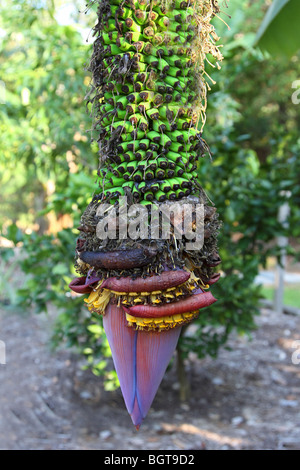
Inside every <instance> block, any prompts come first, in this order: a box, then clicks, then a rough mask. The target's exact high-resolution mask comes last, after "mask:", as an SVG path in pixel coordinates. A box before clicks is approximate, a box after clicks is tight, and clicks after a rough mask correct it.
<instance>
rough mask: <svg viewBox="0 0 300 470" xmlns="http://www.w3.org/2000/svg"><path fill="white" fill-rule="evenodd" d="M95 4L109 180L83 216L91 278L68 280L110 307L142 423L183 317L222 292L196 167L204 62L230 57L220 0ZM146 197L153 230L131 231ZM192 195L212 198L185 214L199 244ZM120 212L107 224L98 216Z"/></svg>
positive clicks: (111, 334)
mask: <svg viewBox="0 0 300 470" xmlns="http://www.w3.org/2000/svg"><path fill="white" fill-rule="evenodd" d="M93 3H98V10H97V16H98V22H97V24H96V26H95V27H94V33H95V36H96V39H95V42H94V48H93V54H92V58H91V62H90V67H89V69H90V71H91V73H92V77H93V82H92V83H93V84H92V90H91V91H90V93H89V95H88V96H89V99H88V105H90V104H91V105H92V112H93V116H94V122H93V132H94V134H96V136H97V137H96V140H97V141H98V144H99V155H100V166H99V170H98V176H99V191H98V192H97V194H95V195H94V197H93V199H92V201H91V203H90V204H89V206H88V207H87V209H86V210H85V212H84V214H83V215H82V218H81V225H80V227H79V230H80V236H79V238H78V240H77V246H76V262H75V267H76V270H77V272H78V273H79V274H80V276H81V277H79V278H77V279H76V280H74V281H72V283H71V284H70V287H71V289H73V290H74V291H75V292H77V293H89V294H90V295H89V297H88V298H87V299H85V301H86V303H87V306H88V308H89V310H90V311H92V312H97V313H99V314H101V315H103V325H104V329H105V332H106V334H107V337H108V340H109V344H110V346H111V350H112V355H113V358H114V363H115V367H116V370H117V374H118V377H119V379H120V384H121V388H122V392H123V396H124V399H125V402H126V406H127V409H128V411H129V413H130V414H131V417H132V420H133V422H134V424H135V425H136V426H139V425H140V423H141V421H142V419H143V418H144V417H145V415H146V413H147V411H148V409H149V407H150V405H151V403H152V400H153V398H154V396H155V393H156V390H157V387H158V386H159V383H160V381H161V379H162V377H163V373H164V371H165V369H166V367H167V364H168V361H169V360H170V357H171V355H172V353H173V351H174V348H175V347H176V344H177V341H178V337H179V335H180V330H181V327H182V325H184V324H186V323H190V322H191V321H192V320H193V319H194V318H196V317H197V316H198V315H199V310H200V309H202V308H204V307H207V306H209V305H211V304H212V303H214V302H215V301H216V299H215V298H214V297H213V295H212V294H211V292H209V288H210V285H212V284H214V283H215V282H217V280H218V279H219V277H220V276H219V275H218V274H216V273H214V269H215V267H216V266H218V264H219V263H220V262H221V260H220V257H219V254H218V247H217V235H218V230H219V227H220V223H219V220H218V214H217V211H216V208H215V207H214V206H213V205H212V203H211V202H210V201H209V200H208V198H207V196H206V194H205V192H204V190H203V189H202V186H201V184H200V182H199V179H198V171H197V170H198V165H199V164H200V159H201V158H202V157H204V155H205V154H209V155H210V152H209V148H208V146H207V144H206V143H205V141H204V140H203V139H202V129H203V127H204V124H205V111H206V93H207V90H208V89H209V85H208V83H207V77H208V75H207V73H206V71H205V61H208V59H207V56H208V55H210V56H212V57H213V58H214V59H215V64H216V66H217V67H219V61H220V60H221V59H222V56H221V54H220V52H219V49H218V47H217V46H216V41H217V40H218V39H219V38H218V37H217V36H216V33H215V30H214V28H213V26H212V25H211V19H212V18H213V17H214V16H216V15H217V14H218V13H219V11H220V10H219V7H218V3H217V1H216V0H94V1H93ZM124 201H125V202H124ZM137 203H139V204H140V207H143V208H145V210H146V216H144V219H146V222H147V223H148V224H149V227H151V230H150V229H149V230H148V229H147V230H146V233H145V232H143V234H142V232H140V235H139V237H130V236H129V232H127V231H126V235H125V236H124V230H123V229H124V226H125V228H126V227H128V225H129V223H130V222H132V219H134V215H131V216H128V217H126V218H124V217H123V209H124V204H125V205H126V209H127V212H128V213H129V212H130V209H132V207H135V206H136V204H137ZM173 203H178V205H179V210H177V212H176V214H174V213H173V216H172V217H170V225H169V229H170V231H169V233H168V236H167V237H162V236H161V235H159V236H158V237H157V236H156V237H154V236H153V233H152V229H153V227H154V228H155V229H157V228H158V232H157V231H156V234H157V233H159V234H161V233H162V230H163V227H162V226H161V218H160V217H162V215H163V210H166V208H167V210H168V209H169V211H170V213H171V207H172V208H174V207H173V206H172V204H173ZM187 204H190V205H194V206H195V205H198V206H201V207H202V219H201V220H200V219H198V218H197V216H196V215H195V213H193V216H192V217H191V219H189V222H188V223H187V225H188V228H189V230H190V231H192V232H193V231H194V232H196V231H197V229H198V228H199V225H201V227H200V228H202V232H203V240H202V241H203V243H202V245H201V246H199V248H198V249H196V250H195V249H192V248H191V247H190V245H189V244H188V242H189V239H190V238H189V237H188V236H187V234H186V233H184V234H183V236H182V237H181V236H178V227H180V226H181V225H182V224H183V225H185V222H186V219H185V220H183V219H184V209H183V208H184V207H185V206H186V205H187ZM154 207H156V208H157V210H158V212H153V208H154ZM163 207H164V209H163ZM101 209H103V210H102V211H101ZM128 209H129V211H128ZM172 210H173V209H172ZM173 212H174V211H173ZM153 213H154V215H153ZM121 214H122V216H121ZM116 217H118V220H117V222H116V223H115V224H114V223H112V225H111V226H110V225H109V223H108V225H107V226H108V228H107V230H106V233H104V232H105V231H104V232H103V231H102V232H101V233H100V232H99V230H98V229H99V224H100V223H102V222H103V221H104V220H106V221H108V222H109V221H110V219H111V220H112V219H114V218H116ZM122 217H123V218H122ZM111 227H115V229H116V231H115V236H112V237H110V236H108V234H109V233H110V230H112V232H113V229H111ZM121 232H122V236H121ZM104 235H106V236H104ZM118 235H119V236H118ZM128 355H129V359H130V357H131V358H132V360H128V359H127V357H128ZM144 368H146V372H145V373H144V372H143V370H144Z"/></svg>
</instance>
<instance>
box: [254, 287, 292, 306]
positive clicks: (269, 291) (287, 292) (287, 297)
mask: <svg viewBox="0 0 300 470" xmlns="http://www.w3.org/2000/svg"><path fill="white" fill-rule="evenodd" d="M262 294H263V296H264V297H265V298H266V299H268V300H273V299H274V295H275V289H274V287H267V286H263V287H262ZM284 305H287V306H288V307H296V308H300V284H294V285H288V286H285V288H284Z"/></svg>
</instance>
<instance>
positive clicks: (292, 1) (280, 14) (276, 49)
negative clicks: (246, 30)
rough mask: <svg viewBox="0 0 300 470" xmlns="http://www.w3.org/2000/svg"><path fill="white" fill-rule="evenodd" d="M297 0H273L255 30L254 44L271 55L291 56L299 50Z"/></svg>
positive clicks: (299, 12) (298, 9) (298, 10)
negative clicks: (256, 30) (257, 28)
mask: <svg viewBox="0 0 300 470" xmlns="http://www.w3.org/2000/svg"><path fill="white" fill-rule="evenodd" d="M299 16H300V2H299V0H274V2H273V3H272V5H271V6H270V8H269V10H268V11H267V14H266V16H265V18H264V20H263V22H262V24H261V26H260V28H259V30H258V32H257V36H256V45H257V46H258V47H260V48H261V49H262V50H266V51H267V52H269V53H270V54H272V55H277V56H282V55H284V56H287V57H291V56H292V55H293V54H295V53H296V52H298V51H299V50H300V36H299V31H298V23H299Z"/></svg>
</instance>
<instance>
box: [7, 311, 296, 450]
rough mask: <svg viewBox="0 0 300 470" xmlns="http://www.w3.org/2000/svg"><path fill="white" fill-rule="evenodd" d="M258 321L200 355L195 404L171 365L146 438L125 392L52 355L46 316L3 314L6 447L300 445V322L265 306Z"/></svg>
mask: <svg viewBox="0 0 300 470" xmlns="http://www.w3.org/2000/svg"><path fill="white" fill-rule="evenodd" d="M257 325H258V329H257V331H255V332H254V333H253V337H252V341H250V340H249V339H247V338H244V337H237V336H236V335H232V337H231V339H230V342H229V346H230V347H231V349H232V350H231V351H227V350H224V349H222V350H221V351H220V354H219V358H218V359H217V360H213V359H210V358H207V359H205V360H203V361H199V360H197V359H195V358H194V357H191V360H190V361H189V363H188V374H189V377H190V380H191V387H192V393H191V398H190V400H189V402H188V403H183V404H181V403H180V402H179V399H178V388H177V381H176V372H175V370H174V369H173V368H171V369H170V370H169V371H168V372H167V374H166V376H165V378H164V380H163V382H162V384H161V387H160V389H159V391H158V393H157V396H156V398H155V400H154V402H153V405H152V408H151V410H150V412H149V414H148V417H147V418H146V420H145V422H144V424H143V425H142V427H141V429H140V431H138V432H137V431H136V430H135V428H134V426H133V425H132V423H131V420H130V417H129V416H128V414H127V411H126V409H125V406H124V403H123V399H122V396H121V393H120V390H117V391H115V392H105V391H104V389H103V387H102V382H101V379H99V378H97V377H95V376H94V375H93V374H92V373H91V372H90V371H83V370H81V367H80V360H79V359H78V358H77V357H75V356H74V355H73V354H71V353H70V352H69V351H56V352H54V353H51V352H50V349H49V346H48V340H49V337H50V334H51V329H50V325H49V324H48V320H47V318H46V317H45V316H43V315H39V316H37V315H33V314H32V315H19V314H15V313H7V312H4V311H0V340H2V341H4V342H5V344H6V364H5V365H4V364H2V365H1V364H0V384H1V386H0V449H2V450H3V449H10V450H21V449H34V450H46V449H53V450H54V449H61V450H69V449H70V450H73V449H74V450H77V449H78V450H81V449H83V450H94V449H104V450H124V449H130V450H139V449H151V450H155V449H156V450H197V449H199V450H201V449H208V450H212V449H224V450H225V449H235V450H239V449H250V450H251V449H252V450H254V449H260V450H261V449H272V450H275V449H279V450H285V449H300V364H296V362H297V361H295V360H294V362H295V364H293V361H292V355H293V354H294V358H295V357H296V354H295V352H296V349H295V345H294V342H295V341H296V340H300V317H299V316H298V317H297V316H288V315H281V316H280V315H277V314H275V313H274V312H273V311H272V310H268V309H263V310H262V313H261V316H260V317H259V318H258V319H257ZM293 346H294V347H293ZM299 357H300V356H299Z"/></svg>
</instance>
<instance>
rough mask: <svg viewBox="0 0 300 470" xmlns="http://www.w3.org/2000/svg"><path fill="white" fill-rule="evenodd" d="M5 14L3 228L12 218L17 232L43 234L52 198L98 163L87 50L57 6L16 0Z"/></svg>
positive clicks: (0, 165)
mask: <svg viewBox="0 0 300 470" xmlns="http://www.w3.org/2000/svg"><path fill="white" fill-rule="evenodd" d="M41 5H43V6H41ZM0 8H1V31H2V34H1V43H0V44H1V55H0V65H1V80H2V83H3V84H4V85H3V86H4V87H5V102H4V103H3V104H2V105H1V108H0V113H1V123H0V128H1V136H2V139H1V142H0V172H1V179H2V181H3V190H2V191H1V195H0V203H1V204H0V208H1V209H0V226H1V225H2V224H3V223H4V221H6V223H7V214H8V213H12V214H13V216H12V219H11V220H12V221H13V222H16V221H18V225H19V226H20V227H23V228H25V227H29V226H30V225H31V227H32V228H35V229H36V228H38V229H39V231H40V233H43V232H44V231H45V229H46V228H47V221H46V220H45V218H44V217H42V216H40V217H38V219H37V214H38V213H39V211H41V210H43V209H45V207H46V205H47V202H48V200H49V197H51V196H52V195H53V194H54V193H56V194H62V193H63V190H64V189H65V188H66V187H67V186H68V184H69V181H70V180H71V179H72V178H74V175H77V179H78V177H80V176H78V175H81V174H83V178H84V174H89V175H90V176H91V175H92V173H93V171H94V170H95V167H96V165H97V156H96V153H95V152H92V151H91V145H90V138H89V137H90V136H87V132H86V130H87V129H88V127H89V118H88V115H87V114H85V113H84V101H83V100H84V95H85V91H86V87H87V83H88V82H89V78H88V76H87V75H86V74H85V72H84V68H83V66H84V63H85V62H86V59H87V57H88V48H87V47H86V46H84V44H83V39H82V37H81V35H80V34H79V32H78V31H76V29H75V28H74V27H73V26H62V25H60V24H58V22H57V20H56V19H55V15H54V13H55V3H54V1H49V2H48V3H47V6H45V4H44V2H43V3H41V2H39V1H30V2H28V1H26V2H25V1H15V0H14V1H12V2H4V3H2V4H1V7H0ZM91 181H92V180H91ZM83 182H84V180H83ZM72 202H74V204H75V203H76V201H72ZM28 209H29V212H28ZM70 209H71V208H70V207H66V206H65V207H64V209H63V212H70ZM74 209H75V210H76V208H75V206H74V207H73V210H74ZM56 216H57V217H59V213H57V214H56ZM57 217H56V219H57ZM52 221H53V222H55V220H53V218H52ZM34 222H38V226H36V225H35V226H32V224H33V223H34ZM48 222H49V220H48Z"/></svg>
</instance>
